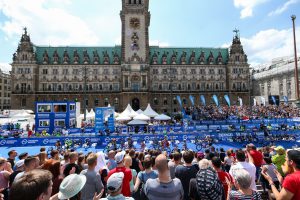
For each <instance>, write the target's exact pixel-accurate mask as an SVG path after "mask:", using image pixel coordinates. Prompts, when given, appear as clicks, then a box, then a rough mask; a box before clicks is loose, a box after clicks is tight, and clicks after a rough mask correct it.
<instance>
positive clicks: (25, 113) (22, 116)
mask: <svg viewBox="0 0 300 200" xmlns="http://www.w3.org/2000/svg"><path fill="white" fill-rule="evenodd" d="M32 117H33V115H31V114H29V113H28V112H26V111H25V110H22V112H20V113H18V114H16V115H14V116H13V117H12V118H23V119H28V118H32Z"/></svg>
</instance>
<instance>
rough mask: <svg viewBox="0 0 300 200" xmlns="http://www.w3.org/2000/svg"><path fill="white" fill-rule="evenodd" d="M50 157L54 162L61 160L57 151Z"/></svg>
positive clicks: (54, 150)
mask: <svg viewBox="0 0 300 200" xmlns="http://www.w3.org/2000/svg"><path fill="white" fill-rule="evenodd" d="M50 156H51V159H53V160H59V152H58V151H57V150H56V149H53V150H52V151H51V153H50Z"/></svg>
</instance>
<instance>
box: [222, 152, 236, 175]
mask: <svg viewBox="0 0 300 200" xmlns="http://www.w3.org/2000/svg"><path fill="white" fill-rule="evenodd" d="M226 154H227V156H226V157H225V158H224V168H225V171H226V172H229V170H230V168H231V165H232V164H233V162H234V157H233V156H232V153H231V150H227V151H226Z"/></svg>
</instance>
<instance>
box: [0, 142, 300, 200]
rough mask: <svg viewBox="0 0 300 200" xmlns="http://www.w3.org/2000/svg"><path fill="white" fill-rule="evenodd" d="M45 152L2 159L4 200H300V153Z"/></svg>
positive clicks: (0, 179) (0, 182)
mask: <svg viewBox="0 0 300 200" xmlns="http://www.w3.org/2000/svg"><path fill="white" fill-rule="evenodd" d="M45 150H46V149H45V148H41V150H40V153H39V154H38V155H28V153H22V154H20V155H18V153H17V152H16V151H15V150H11V151H10V152H9V153H8V158H7V159H5V158H0V191H1V195H0V196H1V197H0V199H1V200H27V199H28V200H37V199H38V200H49V199H50V200H56V199H70V200H98V199H104V200H105V199H108V200H112V199H114V200H116V199H117V200H119V199H120V200H121V199H130V200H131V199H137V200H139V199H141V200H147V199H149V200H181V199H183V200H189V199H192V200H193V199H194V200H198V199H199V200H202V199H205V200H206V199H214V200H223V199H232V200H236V199H255V200H256V199H257V200H259V199H263V197H267V198H268V199H284V200H289V199H292V200H299V199H300V190H299V188H300V151H298V150H288V151H287V150H285V149H284V148H283V147H282V146H278V147H264V148H261V149H257V148H256V147H255V146H254V145H253V144H248V145H247V147H246V149H236V150H234V149H228V150H227V151H226V152H225V151H224V150H223V149H221V150H220V151H218V150H216V149H215V148H214V147H211V148H210V149H206V150H205V152H193V151H191V150H186V151H182V152H180V151H178V152H174V153H172V154H170V155H167V153H166V152H161V151H159V150H154V149H152V150H147V151H144V152H136V151H135V150H134V149H128V150H126V151H110V152H109V153H108V155H105V154H104V153H103V152H97V153H88V154H86V155H84V154H82V153H77V152H75V151H72V150H70V151H65V152H63V153H62V154H61V153H60V152H58V151H57V150H52V151H51V153H50V155H49V157H48V156H47V154H46V152H45ZM17 157H18V159H17ZM258 185H259V186H260V185H261V188H259V187H257V186H258Z"/></svg>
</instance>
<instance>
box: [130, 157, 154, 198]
mask: <svg viewBox="0 0 300 200" xmlns="http://www.w3.org/2000/svg"><path fill="white" fill-rule="evenodd" d="M151 164H152V161H151V158H149V157H146V158H145V159H144V161H143V167H144V169H145V170H144V171H140V172H139V173H138V175H137V178H136V182H135V185H134V192H139V193H140V198H141V199H147V197H146V195H145V192H144V185H145V183H146V182H147V180H148V179H150V178H151V179H156V178H157V177H158V174H157V172H156V171H153V170H152V169H151ZM141 184H142V186H141V187H140V185H141ZM138 189H140V191H138Z"/></svg>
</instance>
